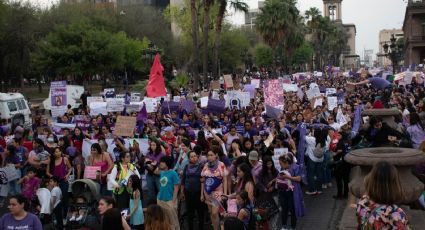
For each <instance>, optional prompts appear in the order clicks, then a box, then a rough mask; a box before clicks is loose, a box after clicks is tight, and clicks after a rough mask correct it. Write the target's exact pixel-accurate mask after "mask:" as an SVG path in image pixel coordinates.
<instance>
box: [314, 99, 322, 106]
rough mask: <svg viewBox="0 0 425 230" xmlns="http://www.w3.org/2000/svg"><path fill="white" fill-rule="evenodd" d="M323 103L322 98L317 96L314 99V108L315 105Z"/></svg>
mask: <svg viewBox="0 0 425 230" xmlns="http://www.w3.org/2000/svg"><path fill="white" fill-rule="evenodd" d="M322 105H323V99H322V98H317V99H316V100H315V101H314V106H313V107H314V108H316V107H317V106H322Z"/></svg>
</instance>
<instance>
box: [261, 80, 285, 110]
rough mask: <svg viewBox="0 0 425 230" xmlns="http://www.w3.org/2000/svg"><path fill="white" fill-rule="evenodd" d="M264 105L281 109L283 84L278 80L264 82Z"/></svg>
mask: <svg viewBox="0 0 425 230" xmlns="http://www.w3.org/2000/svg"><path fill="white" fill-rule="evenodd" d="M264 102H265V103H264V104H266V105H269V106H272V107H274V108H279V109H283V103H284V95H283V84H282V81H280V80H269V81H265V82H264Z"/></svg>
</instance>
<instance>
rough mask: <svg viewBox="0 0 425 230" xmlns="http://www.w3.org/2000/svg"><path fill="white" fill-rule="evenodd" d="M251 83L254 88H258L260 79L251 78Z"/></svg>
mask: <svg viewBox="0 0 425 230" xmlns="http://www.w3.org/2000/svg"><path fill="white" fill-rule="evenodd" d="M251 85H253V86H254V87H255V88H256V89H258V88H260V79H251Z"/></svg>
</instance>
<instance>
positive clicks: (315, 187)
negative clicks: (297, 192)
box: [307, 159, 323, 192]
mask: <svg viewBox="0 0 425 230" xmlns="http://www.w3.org/2000/svg"><path fill="white" fill-rule="evenodd" d="M322 177H323V162H314V161H312V160H311V159H308V162H307V181H308V191H309V192H317V191H322V181H323V178H322Z"/></svg>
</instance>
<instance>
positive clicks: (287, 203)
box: [279, 191, 297, 228]
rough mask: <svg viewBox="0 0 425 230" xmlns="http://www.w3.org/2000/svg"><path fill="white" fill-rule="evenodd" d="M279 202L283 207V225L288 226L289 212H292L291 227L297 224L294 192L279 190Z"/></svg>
mask: <svg viewBox="0 0 425 230" xmlns="http://www.w3.org/2000/svg"><path fill="white" fill-rule="evenodd" d="M279 203H280V207H281V208H282V226H287V221H288V213H290V214H291V228H295V227H296V225H297V216H296V215H295V204H294V193H293V192H292V191H279Z"/></svg>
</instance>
